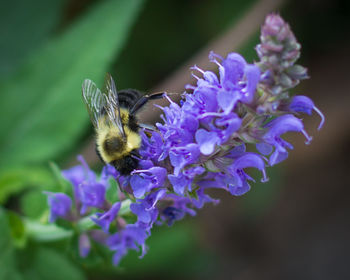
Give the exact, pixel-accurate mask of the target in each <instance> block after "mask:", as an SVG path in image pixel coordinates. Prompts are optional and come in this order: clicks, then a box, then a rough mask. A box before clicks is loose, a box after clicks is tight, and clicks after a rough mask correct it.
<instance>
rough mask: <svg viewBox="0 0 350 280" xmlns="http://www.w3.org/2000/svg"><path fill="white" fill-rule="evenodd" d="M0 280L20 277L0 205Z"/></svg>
mask: <svg viewBox="0 0 350 280" xmlns="http://www.w3.org/2000/svg"><path fill="white" fill-rule="evenodd" d="M0 232H1V234H0V268H1V269H0V280H3V279H4V280H5V279H6V280H12V279H16V280H17V279H21V277H20V275H19V274H18V272H17V268H16V261H15V250H14V247H13V243H12V238H11V230H10V227H9V223H8V218H7V217H6V214H5V211H4V210H3V209H2V208H1V207H0Z"/></svg>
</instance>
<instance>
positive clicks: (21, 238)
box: [7, 211, 27, 248]
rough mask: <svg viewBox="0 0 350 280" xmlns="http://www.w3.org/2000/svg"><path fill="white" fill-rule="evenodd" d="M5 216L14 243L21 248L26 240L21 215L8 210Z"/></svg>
mask: <svg viewBox="0 0 350 280" xmlns="http://www.w3.org/2000/svg"><path fill="white" fill-rule="evenodd" d="M7 217H8V221H9V226H10V231H11V237H12V240H13V243H14V245H15V246H16V247H18V248H23V247H24V246H25V245H26V242H27V235H26V231H25V227H24V224H23V221H22V219H21V217H20V216H19V215H18V214H17V213H15V212H12V211H8V213H7Z"/></svg>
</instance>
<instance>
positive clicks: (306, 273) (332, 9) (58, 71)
mask: <svg viewBox="0 0 350 280" xmlns="http://www.w3.org/2000/svg"><path fill="white" fill-rule="evenodd" d="M272 11H278V12H280V14H281V15H282V17H284V18H285V19H286V20H287V21H288V22H289V23H290V25H291V27H292V29H293V31H294V32H295V34H296V37H297V38H298V40H299V42H300V43H301V44H302V46H303V48H302V56H301V60H300V63H301V64H303V65H304V66H306V67H308V68H309V73H310V76H311V78H312V79H310V80H307V81H306V82H304V83H303V84H302V85H300V86H298V87H297V88H296V90H295V93H298V94H305V95H308V96H310V97H312V98H313V100H314V101H315V103H316V104H317V105H318V106H319V107H320V109H321V110H322V111H323V112H324V113H325V115H326V118H327V122H326V126H325V127H324V129H323V130H322V131H321V132H320V133H318V132H316V129H315V128H316V126H317V125H316V123H317V121H318V119H317V117H316V116H313V117H308V118H305V119H306V128H307V129H308V131H310V133H311V134H312V135H314V141H313V143H312V145H311V146H310V147H305V146H304V144H303V141H302V139H301V137H295V136H293V135H291V136H290V139H291V141H292V142H293V144H295V150H294V151H292V152H291V155H290V158H289V160H287V161H286V162H285V163H282V164H281V165H280V166H278V167H274V168H271V169H270V170H269V176H270V182H269V183H267V184H264V185H262V184H260V183H256V184H254V185H253V188H252V191H251V192H250V193H248V194H247V195H245V196H243V197H240V198H234V197H231V196H229V195H228V194H226V193H222V192H213V193H212V195H213V196H214V197H218V198H220V199H221V203H220V205H218V206H215V207H214V206H212V205H207V206H206V207H205V208H204V209H203V210H202V211H199V213H198V216H197V217H196V218H191V217H187V218H186V219H185V220H184V221H182V222H179V223H177V224H175V225H174V226H173V227H171V228H168V227H162V228H155V229H154V230H153V234H152V236H151V237H150V238H149V240H148V242H147V244H148V246H149V248H150V250H149V253H148V254H147V255H146V256H145V257H144V258H143V259H142V260H140V259H139V258H138V257H137V254H136V253H130V254H129V255H128V256H127V257H126V258H125V259H124V260H123V261H122V263H121V266H120V267H119V268H113V267H111V266H110V265H108V263H109V261H110V260H109V259H108V260H104V261H101V260H98V261H96V260H92V259H89V260H81V259H79V257H78V256H77V255H76V253H72V252H71V250H70V249H69V248H72V247H74V246H75V245H76V244H75V243H74V242H75V241H74V240H71V241H69V242H71V243H67V242H46V243H40V245H39V243H38V242H36V241H35V240H31V239H30V235H28V234H27V233H26V232H25V231H26V230H25V226H24V225H23V224H22V222H21V219H20V218H19V217H20V216H19V215H26V216H28V217H31V218H39V217H42V216H41V214H42V211H43V209H44V208H45V205H46V200H45V197H44V195H42V190H58V189H59V188H60V184H62V181H61V179H60V178H59V176H55V170H56V168H57V167H55V165H52V164H51V165H50V163H49V162H55V163H56V164H57V166H59V167H60V168H62V169H64V168H68V167H70V166H72V165H74V164H76V161H75V157H76V155H77V154H83V155H84V156H85V157H86V158H87V159H88V161H89V163H90V164H91V165H92V166H93V167H94V168H96V170H100V168H101V165H100V164H99V163H98V161H97V160H96V156H95V155H94V149H93V144H92V133H93V131H92V128H91V125H90V122H89V119H88V114H87V112H86V109H85V106H84V105H83V103H82V99H81V93H80V90H81V89H80V88H81V83H82V81H83V80H84V79H85V78H90V79H92V80H94V81H96V83H97V84H98V85H102V81H103V78H104V75H105V73H106V72H107V71H108V72H110V73H111V74H112V76H113V77H114V78H115V80H116V82H117V87H118V88H119V89H121V88H129V87H131V88H138V89H140V90H143V91H146V92H148V91H152V90H155V89H159V88H160V89H162V90H170V91H172V90H173V91H176V92H181V91H182V89H183V88H184V85H185V83H187V82H190V81H191V79H190V78H188V79H187V80H186V78H185V79H184V78H183V77H190V70H189V69H188V67H189V66H191V65H188V63H192V61H193V60H194V62H193V64H194V63H197V64H198V65H199V66H200V67H204V66H205V65H206V64H205V63H207V54H208V51H207V49H208V48H211V47H214V49H212V50H213V51H215V52H219V50H224V52H228V51H231V50H232V51H233V50H234V51H239V52H240V53H242V54H243V55H244V56H245V57H246V59H247V61H249V62H253V61H254V60H255V59H256V58H257V57H256V55H255V52H254V49H253V47H254V46H255V45H256V43H257V42H258V35H259V28H260V25H261V24H262V23H263V18H264V17H265V15H266V13H267V12H272ZM254 19H255V20H254ZM260 19H261V20H260ZM349 27H350V17H349V3H348V2H347V1H345V0H336V1H331V0H328V1H327V0H325V1H313V0H304V1H287V0H285V1H282V0H279V1H273V0H262V1H257V0H235V1H230V0H217V1H199V0H191V1H185V0H178V1H157V0H129V1H128V0H116V1H93V0H51V1H43V0H36V1H25V0H13V1H1V6H0V61H1V63H0V97H1V99H0V114H1V118H0V127H1V129H0V203H1V205H2V207H3V208H6V209H8V210H11V211H13V212H10V213H11V214H5V211H4V210H3V208H0V231H1V235H0V279H57V280H60V279H164V278H165V277H166V278H168V279H178V278H181V279H212V278H215V279H347V277H346V276H348V275H349V272H348V267H347V262H348V256H347V253H346V252H348V251H349V250H350V244H349V241H348V233H349V230H350V225H349V219H348V216H349V215H348V214H349V212H350V208H349V203H348V201H349V199H348V195H349V188H348V182H349V179H350V178H349V159H348V155H349V145H348V143H349V137H350V130H349V124H348V120H349V117H350V115H349V110H348V106H349V104H350V100H349V94H348V92H349V90H350V85H349V78H348V65H349V63H350V56H349V54H348V49H349V47H350V41H349V39H350V38H349V32H348V30H349ZM229 34H231V35H232V34H233V35H232V36H233V37H232V36H231V37H230V35H229ZM240 34H241V35H240ZM222 36H223V37H224V38H227V37H229V38H230V40H229V41H225V40H221V38H223V37H222ZM225 36H226V37H225ZM235 36H236V37H235ZM243 37H244V38H245V37H246V38H245V39H244V40H243V39H242V38H243ZM225 42H230V44H231V43H232V47H231V46H230V45H228V44H227V43H226V44H225ZM203 50H204V51H203ZM203 52H204V54H203ZM221 54H223V53H221ZM179 69H180V70H181V71H182V72H181V71H180V70H179ZM182 69H185V70H182ZM180 72H181V73H182V75H181V74H179V73H180ZM147 114H148V115H147ZM147 114H145V117H146V118H147V119H149V120H151V119H154V118H155V117H156V115H157V114H156V113H155V112H154V111H152V110H150V112H148V113H147ZM56 175H57V170H56ZM256 178H258V176H256ZM7 213H8V212H7Z"/></svg>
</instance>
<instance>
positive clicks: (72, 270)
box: [23, 247, 85, 280]
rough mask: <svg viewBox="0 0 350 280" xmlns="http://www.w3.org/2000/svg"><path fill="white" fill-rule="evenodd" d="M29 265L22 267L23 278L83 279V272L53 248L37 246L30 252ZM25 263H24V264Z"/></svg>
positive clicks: (35, 279)
mask: <svg viewBox="0 0 350 280" xmlns="http://www.w3.org/2000/svg"><path fill="white" fill-rule="evenodd" d="M29 255H30V257H31V258H32V259H31V261H30V265H27V267H25V268H24V269H23V274H24V276H25V277H24V278H25V279H28V280H29V279H33V280H47V279H50V280H67V279H74V280H80V279H85V276H84V274H83V272H82V271H81V270H80V269H78V267H77V266H76V265H74V264H73V263H72V262H71V261H70V260H69V259H68V258H67V257H66V256H65V255H63V254H61V253H58V252H57V251H55V250H53V249H48V248H45V247H39V248H37V249H36V250H34V252H30V254H28V255H27V257H29ZM24 265H25V264H24Z"/></svg>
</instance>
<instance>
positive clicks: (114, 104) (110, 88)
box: [104, 73, 126, 138]
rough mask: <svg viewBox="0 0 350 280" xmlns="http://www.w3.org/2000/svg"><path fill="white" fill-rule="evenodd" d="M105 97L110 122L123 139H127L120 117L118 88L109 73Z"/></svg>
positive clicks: (106, 80)
mask: <svg viewBox="0 0 350 280" xmlns="http://www.w3.org/2000/svg"><path fill="white" fill-rule="evenodd" d="M104 97H105V99H106V111H107V114H108V117H109V120H110V121H111V122H112V123H113V125H114V126H116V127H117V128H118V129H119V131H120V134H121V135H122V137H124V138H126V136H125V131H124V128H123V124H122V121H121V117H120V109H119V100H118V93H117V88H116V86H115V83H114V80H113V78H112V76H111V75H110V74H109V73H107V75H106V79H105V92H104Z"/></svg>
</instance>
